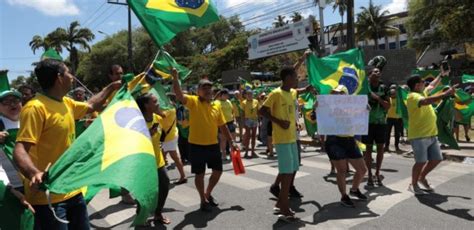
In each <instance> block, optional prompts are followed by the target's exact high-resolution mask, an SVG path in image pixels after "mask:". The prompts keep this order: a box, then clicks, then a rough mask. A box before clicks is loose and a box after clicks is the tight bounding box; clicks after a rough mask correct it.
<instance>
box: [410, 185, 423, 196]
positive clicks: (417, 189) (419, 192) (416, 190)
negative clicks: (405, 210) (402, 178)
mask: <svg viewBox="0 0 474 230" xmlns="http://www.w3.org/2000/svg"><path fill="white" fill-rule="evenodd" d="M408 191H410V192H412V193H414V194H415V195H425V194H426V192H425V191H423V190H422V189H421V188H420V187H418V185H412V184H410V186H408Z"/></svg>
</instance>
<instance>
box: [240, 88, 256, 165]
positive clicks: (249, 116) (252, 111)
mask: <svg viewBox="0 0 474 230" xmlns="http://www.w3.org/2000/svg"><path fill="white" fill-rule="evenodd" d="M242 107H243V110H244V114H243V116H244V121H245V135H244V143H243V144H244V146H245V158H249V157H258V156H257V154H255V144H256V137H257V126H258V115H257V113H258V101H257V99H254V98H253V91H251V90H247V91H246V92H245V100H244V101H243V102H242ZM250 143H252V146H251V148H252V149H251V155H249V154H248V151H249V145H250Z"/></svg>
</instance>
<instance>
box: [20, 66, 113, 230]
mask: <svg viewBox="0 0 474 230" xmlns="http://www.w3.org/2000/svg"><path fill="white" fill-rule="evenodd" d="M35 74H36V77H37V79H38V82H39V84H40V86H41V88H42V90H43V92H44V93H41V94H37V95H36V96H35V97H34V98H33V99H31V100H30V101H29V102H28V103H27V104H26V105H25V106H24V107H23V109H22V110H21V113H20V124H21V125H20V129H19V131H18V136H17V139H16V145H15V150H14V153H13V160H14V162H15V164H16V166H17V167H18V169H19V170H20V172H21V173H22V174H23V176H24V177H25V183H26V184H29V186H25V196H26V199H27V200H28V202H30V203H31V204H32V205H33V207H34V209H35V211H36V212H35V228H41V229H66V228H74V229H89V228H90V226H89V220H88V215H87V208H86V204H85V202H84V199H83V196H82V193H81V190H76V191H73V192H70V193H67V194H51V196H50V199H47V198H46V194H45V192H43V191H41V190H39V185H40V184H41V183H42V182H43V176H44V174H45V171H46V169H47V167H48V165H50V164H54V163H55V162H56V161H57V160H58V159H59V158H60V157H61V156H62V155H63V154H64V152H65V151H66V150H67V149H68V148H69V146H70V145H71V144H72V143H73V141H74V140H75V138H76V135H75V125H74V120H75V119H80V118H81V117H83V116H84V115H86V114H88V113H91V112H93V111H97V110H99V109H101V108H102V106H103V104H104V102H105V100H106V98H107V96H109V94H110V93H112V91H113V90H116V89H118V88H119V87H120V86H121V82H120V81H116V82H113V83H111V84H109V85H108V86H107V87H105V88H104V89H103V90H102V91H101V92H100V93H99V94H97V95H95V96H94V97H92V98H91V99H90V100H89V101H88V102H77V101H74V100H73V99H70V98H68V97H65V95H66V94H67V93H68V92H69V90H70V89H71V86H72V83H73V79H74V77H73V76H72V74H71V73H70V72H69V69H68V67H67V66H66V65H65V64H64V63H63V62H61V61H57V60H53V59H46V60H43V61H41V62H39V63H38V64H37V65H36V68H35ZM48 203H50V204H51V206H48ZM50 207H52V210H53V211H54V212H53V211H52V210H51V209H50ZM56 217H57V218H60V219H63V220H64V219H66V218H67V219H68V221H69V224H65V223H62V222H60V221H58V220H57V219H56ZM72 217H74V218H72Z"/></svg>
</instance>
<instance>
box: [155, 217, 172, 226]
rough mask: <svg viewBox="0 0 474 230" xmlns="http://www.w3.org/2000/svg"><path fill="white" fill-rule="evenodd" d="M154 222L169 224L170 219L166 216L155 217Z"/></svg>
mask: <svg viewBox="0 0 474 230" xmlns="http://www.w3.org/2000/svg"><path fill="white" fill-rule="evenodd" d="M153 221H154V222H155V223H160V224H163V225H165V224H166V225H167V224H171V220H170V219H168V217H162V218H157V219H154V220H153Z"/></svg>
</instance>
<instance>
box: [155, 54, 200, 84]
mask: <svg viewBox="0 0 474 230" xmlns="http://www.w3.org/2000/svg"><path fill="white" fill-rule="evenodd" d="M171 68H175V69H176V70H177V71H178V74H179V80H181V81H185V80H186V79H187V78H188V77H189V75H190V74H191V70H189V69H187V68H186V67H184V66H182V65H180V64H178V63H177V62H176V60H174V58H173V57H172V56H171V55H170V54H169V53H168V52H166V51H165V50H163V49H160V50H159V51H158V54H157V55H156V58H155V60H154V61H153V68H150V69H149V70H148V72H147V75H148V77H151V78H152V79H154V80H162V79H165V80H166V79H172V76H171V72H170V70H171Z"/></svg>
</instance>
